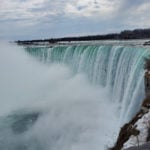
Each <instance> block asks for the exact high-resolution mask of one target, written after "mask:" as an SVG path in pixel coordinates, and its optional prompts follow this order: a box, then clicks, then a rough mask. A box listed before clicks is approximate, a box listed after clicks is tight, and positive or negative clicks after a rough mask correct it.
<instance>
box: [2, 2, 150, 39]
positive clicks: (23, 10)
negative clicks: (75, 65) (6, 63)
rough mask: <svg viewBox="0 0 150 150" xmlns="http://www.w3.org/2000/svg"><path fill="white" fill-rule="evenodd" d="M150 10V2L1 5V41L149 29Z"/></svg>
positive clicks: (22, 3)
mask: <svg viewBox="0 0 150 150" xmlns="http://www.w3.org/2000/svg"><path fill="white" fill-rule="evenodd" d="M1 1H2V0H1ZM149 7H150V2H149V0H134V1H131V0H82V1H81V0H55V1H52V0H19V1H18V0H13V1H12V0H7V1H2V2H1V5H0V33H1V36H0V37H1V38H8V39H32V38H44V37H45V38H46V37H62V36H72V35H86V34H101V33H108V32H116V31H119V30H122V29H128V28H129V29H130V28H144V27H150V21H149V18H150V15H149Z"/></svg>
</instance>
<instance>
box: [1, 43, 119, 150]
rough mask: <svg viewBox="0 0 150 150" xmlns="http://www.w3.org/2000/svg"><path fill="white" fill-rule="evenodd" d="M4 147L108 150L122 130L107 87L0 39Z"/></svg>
mask: <svg viewBox="0 0 150 150" xmlns="http://www.w3.org/2000/svg"><path fill="white" fill-rule="evenodd" d="M0 54H1V55H0V150H103V149H105V148H106V147H107V146H110V145H112V143H113V142H114V141H115V138H116V135H117V132H118V131H119V119H118V118H119V116H118V115H117V114H116V112H117V110H118V108H117V106H118V105H117V104H116V103H114V102H113V101H111V99H112V98H111V96H112V94H111V93H110V92H109V90H108V89H107V88H106V87H101V86H95V85H91V83H90V82H89V79H88V76H86V75H87V74H86V73H84V72H78V73H74V71H73V70H72V69H70V68H69V67H67V66H66V65H65V64H61V63H60V64H50V65H45V64H41V63H40V62H37V61H35V60H34V59H33V58H31V57H29V56H28V55H27V54H26V53H25V52H24V50H23V48H20V47H17V46H12V45H8V44H7V45H6V44H0Z"/></svg>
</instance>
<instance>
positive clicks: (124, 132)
mask: <svg viewBox="0 0 150 150" xmlns="http://www.w3.org/2000/svg"><path fill="white" fill-rule="evenodd" d="M145 69H146V72H145V77H144V78H145V92H146V98H145V99H144V101H143V104H142V106H141V109H140V111H139V112H138V113H137V114H136V116H135V117H134V118H133V119H132V120H131V121H130V122H129V123H127V124H125V125H124V126H123V127H122V128H121V130H120V133H119V136H118V139H117V142H116V144H115V145H114V147H113V148H110V150H137V149H138V150H150V142H149V141H150V60H146V64H145ZM133 146H135V147H133Z"/></svg>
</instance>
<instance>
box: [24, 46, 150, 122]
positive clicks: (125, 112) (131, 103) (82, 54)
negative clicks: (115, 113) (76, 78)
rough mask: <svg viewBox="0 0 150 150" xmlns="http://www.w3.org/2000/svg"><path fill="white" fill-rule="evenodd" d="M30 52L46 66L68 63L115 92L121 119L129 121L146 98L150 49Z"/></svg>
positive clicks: (73, 48) (82, 48) (78, 48)
mask: <svg viewBox="0 0 150 150" xmlns="http://www.w3.org/2000/svg"><path fill="white" fill-rule="evenodd" d="M26 51H27V52H29V53H30V54H32V55H34V56H36V57H37V58H38V59H39V60H41V61H43V62H46V63H51V62H53V63H64V64H67V65H69V66H70V67H71V68H72V69H73V70H74V72H75V73H82V72H83V73H85V74H86V75H87V76H88V78H89V80H90V81H91V82H92V83H93V84H96V85H100V86H102V87H105V88H107V89H108V90H109V92H110V93H111V101H113V102H115V103H116V104H119V107H120V119H121V120H122V121H123V122H126V121H129V120H130V119H131V118H132V117H133V116H134V115H135V113H136V112H137V111H138V110H139V107H140V105H141V102H142V100H143V98H144V95H145V93H144V78H143V75H144V58H146V57H147V56H148V53H149V50H148V49H144V48H136V47H125V46H110V45H106V46H93V45H92V46H85V45H79V46H55V47H53V48H46V47H45V48H41V47H28V48H26Z"/></svg>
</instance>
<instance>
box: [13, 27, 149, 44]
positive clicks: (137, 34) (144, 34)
mask: <svg viewBox="0 0 150 150" xmlns="http://www.w3.org/2000/svg"><path fill="white" fill-rule="evenodd" d="M149 38H150V28H149V29H135V30H124V31H121V32H120V33H111V34H106V35H88V36H79V37H63V38H50V39H42V40H41V39H39V40H25V41H20V40H18V41H16V43H18V44H33V43H39V42H47V43H57V42H71V41H93V40H128V39H149Z"/></svg>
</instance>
